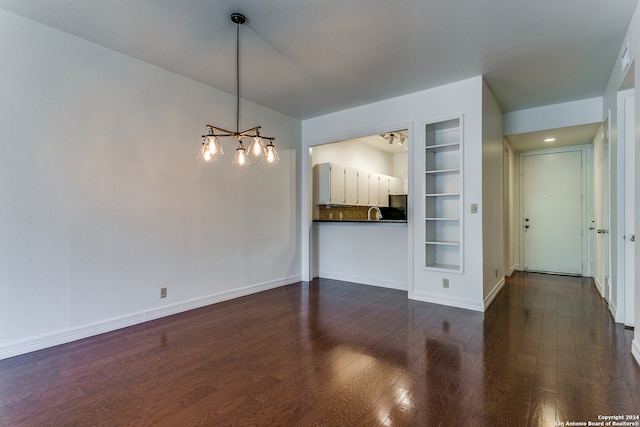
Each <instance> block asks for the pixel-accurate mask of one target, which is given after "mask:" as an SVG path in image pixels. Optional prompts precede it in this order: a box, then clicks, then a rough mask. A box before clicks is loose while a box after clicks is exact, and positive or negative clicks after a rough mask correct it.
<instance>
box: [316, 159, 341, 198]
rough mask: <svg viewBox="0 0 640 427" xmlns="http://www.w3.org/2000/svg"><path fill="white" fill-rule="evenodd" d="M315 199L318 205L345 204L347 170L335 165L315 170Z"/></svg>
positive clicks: (322, 166)
mask: <svg viewBox="0 0 640 427" xmlns="http://www.w3.org/2000/svg"><path fill="white" fill-rule="evenodd" d="M313 172H314V173H313V175H314V176H313V186H314V191H313V192H314V197H315V200H316V204H318V205H342V204H344V202H345V168H344V167H343V166H339V165H336V164H333V163H322V164H318V165H316V166H315V167H314V168H313Z"/></svg>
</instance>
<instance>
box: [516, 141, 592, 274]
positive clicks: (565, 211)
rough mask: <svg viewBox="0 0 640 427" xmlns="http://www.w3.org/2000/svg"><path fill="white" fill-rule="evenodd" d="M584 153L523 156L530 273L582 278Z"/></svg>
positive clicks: (525, 251) (524, 234)
mask: <svg viewBox="0 0 640 427" xmlns="http://www.w3.org/2000/svg"><path fill="white" fill-rule="evenodd" d="M583 156H584V152H583V150H582V149H575V148H573V149H567V150H561V151H551V152H549V151H543V152H527V153H523V154H522V157H521V159H522V161H521V172H522V195H523V197H522V213H523V217H522V242H523V260H524V269H525V271H537V272H547V273H558V274H567V275H582V273H583V239H584V232H583V230H584V210H585V203H584V197H583V194H584V184H585V179H584V170H583Z"/></svg>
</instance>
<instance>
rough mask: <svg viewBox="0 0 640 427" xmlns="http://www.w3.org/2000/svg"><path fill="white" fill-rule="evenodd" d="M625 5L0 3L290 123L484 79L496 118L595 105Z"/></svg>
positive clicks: (502, 0) (493, 1) (169, 0)
mask: <svg viewBox="0 0 640 427" xmlns="http://www.w3.org/2000/svg"><path fill="white" fill-rule="evenodd" d="M637 2H638V0H615V1H602V0H538V1H525V0H485V1H483V2H478V1H477V0H458V1H451V0H347V1H345V0H322V1H317V0H316V1H312V0H269V1H260V2H257V1H249V0H236V1H230V0H181V1H175V0H28V1H27V0H0V8H3V9H5V10H7V11H10V12H14V13H16V14H19V15H22V16H24V17H27V18H29V19H32V20H34V21H38V22H41V23H43V24H46V25H49V26H51V27H54V28H58V29H60V30H62V31H65V32H67V33H70V34H73V35H76V36H78V37H81V38H84V39H86V40H89V41H92V42H94V43H97V44H100V45H102V46H106V47H108V48H111V49H113V50H116V51H119V52H122V53H124V54H126V55H129V56H132V57H135V58H139V59H141V60H143V61H146V62H149V63H151V64H155V65H157V66H159V67H162V68H165V69H167V70H170V71H173V72H175V73H178V74H181V75H184V76H186V77H189V78H191V79H194V80H197V81H200V82H202V83H205V84H208V85H210V86H212V87H215V88H218V89H221V90H223V91H226V92H229V93H234V92H235V87H234V61H233V58H234V43H235V24H233V23H232V22H231V21H230V19H229V16H230V14H231V13H232V12H241V13H244V14H245V15H246V16H247V18H248V20H249V21H248V24H247V25H244V26H243V27H242V28H241V62H242V65H241V74H242V79H241V81H242V94H241V95H242V97H243V98H245V99H248V100H251V101H253V102H255V103H258V104H260V105H263V106H266V107H269V108H272V109H274V110H277V111H280V112H283V113H286V114H288V115H291V116H293V117H297V118H300V119H304V118H309V117H314V116H317V115H322V114H326V113H329V112H333V111H338V110H341V109H344V108H348V107H352V106H356V105H361V104H365V103H369V102H373V101H377V100H381V99H385V98H389V97H393V96H398V95H402V94H406V93H411V92H415V91H417V90H422V89H427V88H430V87H435V86H438V85H442V84H445V83H449V82H454V81H458V80H461V79H464V78H468V77H472V76H477V75H480V74H482V75H484V76H485V78H486V80H487V82H488V83H489V85H490V87H491V89H492V91H493V92H494V94H495V95H496V98H497V99H498V102H499V103H500V105H501V106H502V108H503V110H504V111H505V112H509V111H515V110H520V109H524V108H530V107H536V106H541V105H548V104H554V103H559V102H566V101H571V100H578V99H584V98H590V97H594V96H600V95H602V93H603V91H604V88H605V85H606V83H607V79H608V76H609V75H610V73H611V68H612V66H613V65H614V63H615V61H616V57H617V54H618V52H619V49H620V46H621V44H622V41H623V38H624V35H625V31H626V29H627V27H628V25H629V22H630V19H631V16H632V13H633V11H634V10H635V7H636V4H637Z"/></svg>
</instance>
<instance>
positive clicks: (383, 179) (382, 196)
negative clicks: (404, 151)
mask: <svg viewBox="0 0 640 427" xmlns="http://www.w3.org/2000/svg"><path fill="white" fill-rule="evenodd" d="M376 206H379V207H385V208H386V207H389V176H387V175H378V204H377V205H376Z"/></svg>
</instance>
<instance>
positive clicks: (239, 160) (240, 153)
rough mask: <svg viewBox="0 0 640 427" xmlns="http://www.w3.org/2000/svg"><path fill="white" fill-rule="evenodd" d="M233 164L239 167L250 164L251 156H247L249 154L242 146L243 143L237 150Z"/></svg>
mask: <svg viewBox="0 0 640 427" xmlns="http://www.w3.org/2000/svg"><path fill="white" fill-rule="evenodd" d="M233 164H234V165H238V166H244V165H248V164H249V156H247V152H246V150H245V149H244V146H243V145H242V142H241V143H239V144H238V148H236V155H235V157H234V159H233Z"/></svg>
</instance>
